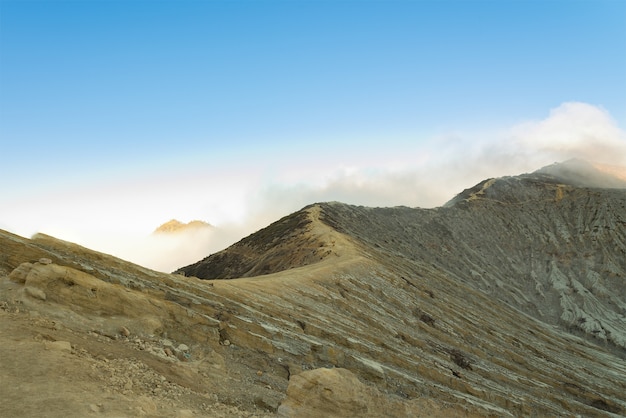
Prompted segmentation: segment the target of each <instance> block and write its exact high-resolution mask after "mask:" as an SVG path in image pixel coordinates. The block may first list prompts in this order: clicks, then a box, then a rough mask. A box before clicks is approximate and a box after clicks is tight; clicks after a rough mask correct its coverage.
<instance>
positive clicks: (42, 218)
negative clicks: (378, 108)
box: [3, 102, 626, 271]
mask: <svg viewBox="0 0 626 418" xmlns="http://www.w3.org/2000/svg"><path fill="white" fill-rule="evenodd" d="M342 146H343V148H342ZM349 146H350V147H352V148H345V144H340V143H338V144H337V147H336V149H332V150H328V149H324V150H320V149H318V147H316V144H314V143H311V144H310V152H308V151H307V152H305V153H288V155H287V154H286V155H282V156H279V157H276V156H274V158H275V159H274V160H272V156H271V155H268V156H259V158H258V159H257V160H255V161H253V162H250V163H249V164H247V165H246V164H242V165H239V166H237V167H233V168H232V169H230V170H229V169H228V168H225V167H224V166H223V167H219V168H217V169H214V170H205V171H193V172H188V173H184V174H175V175H171V176H168V177H162V176H159V175H157V176H154V177H152V178H151V177H150V176H147V177H146V178H145V179H144V180H136V181H135V182H131V183H130V185H129V184H128V182H125V183H124V184H123V185H122V184H118V185H114V186H111V185H109V186H108V187H107V188H95V189H94V190H83V191H82V192H80V193H79V192H76V191H74V192H70V193H68V194H66V195H63V194H61V195H59V194H54V195H49V196H47V197H46V196H39V197H35V198H32V199H31V200H30V201H28V202H26V203H24V204H23V205H21V206H20V205H19V204H16V205H13V210H14V212H15V213H19V214H20V216H21V219H23V220H24V222H31V223H32V222H35V225H36V227H37V230H36V231H30V232H31V233H34V232H44V233H49V234H50V235H53V236H58V237H59V238H62V239H67V240H70V241H74V242H77V243H79V244H81V245H85V246H87V247H90V248H93V249H96V250H99V251H103V252H108V253H111V254H113V255H116V256H119V257H122V258H125V259H127V260H130V261H133V262H136V263H138V264H142V265H145V266H147V267H151V268H154V269H157V270H161V271H173V270H174V269H176V268H178V267H181V266H184V265H187V264H190V263H193V262H195V261H198V260H200V259H201V258H204V257H205V256H207V255H209V254H211V253H213V252H216V251H219V250H221V249H223V248H225V247H227V246H228V245H230V244H232V243H234V242H236V241H237V240H239V239H241V238H243V237H244V236H246V235H248V234H250V233H253V232H255V231H257V230H259V229H261V228H263V227H265V226H267V225H268V224H270V223H271V222H274V221H276V220H278V219H279V218H280V217H282V216H285V215H287V214H289V213H292V212H294V211H296V210H299V209H301V208H302V207H304V206H306V205H308V204H311V203H315V202H320V201H341V202H345V203H350V204H355V205H364V206H398V205H404V206H410V207H426V208H428V207H436V206H440V205H442V204H444V203H445V202H446V201H448V200H450V199H451V198H453V197H454V196H455V195H456V194H457V193H459V192H461V191H462V190H463V189H466V188H468V187H471V186H473V185H475V184H476V183H478V182H480V181H482V180H484V179H486V178H490V177H498V176H505V175H517V174H521V173H526V172H531V171H535V170H537V169H539V168H541V167H543V166H546V165H549V164H552V163H554V162H560V161H564V160H568V159H571V158H582V159H587V160H591V161H594V162H598V163H604V164H613V165H622V166H626V134H625V133H624V131H623V130H622V129H621V128H620V127H618V126H617V124H616V123H615V122H614V121H613V119H612V118H611V116H610V114H609V113H608V112H607V111H606V110H604V109H602V108H600V107H597V106H593V105H590V104H586V103H580V102H568V103H563V104H561V105H560V106H558V107H556V108H554V109H552V110H551V111H550V112H549V114H548V115H547V116H546V117H545V118H544V119H541V120H527V121H522V122H520V123H518V124H516V125H515V126H512V127H508V128H505V129H501V130H499V131H497V132H493V131H492V132H486V133H485V132H483V133H472V132H465V133H451V134H444V135H441V136H439V137H435V138H430V139H429V140H426V141H425V140H424V138H414V139H413V140H408V141H406V140H405V141H402V142H401V143H399V142H397V141H393V140H391V139H390V140H388V141H387V140H386V139H385V138H381V139H380V140H379V141H378V143H372V142H371V141H368V142H367V144H366V145H365V146H363V147H360V148H359V146H358V144H354V143H351V144H350V145H349ZM269 154H271V153H269ZM265 158H267V159H265ZM269 166H271V167H270V168H268V167H269ZM155 178H156V180H155ZM46 199H47V200H46ZM42 205H43V206H44V207H45V208H46V210H45V211H43V212H42V211H40V210H38V209H33V208H39V207H42ZM171 218H177V219H179V220H180V221H183V222H187V221H189V220H191V219H202V220H205V221H207V222H209V223H211V224H213V225H215V226H216V227H217V228H215V229H213V230H210V231H203V232H202V233H199V234H195V235H194V234H191V235H189V234H187V235H185V234H181V235H176V236H166V237H162V236H160V237H155V236H152V235H151V232H152V231H153V230H154V228H156V227H157V226H158V225H160V224H161V223H163V222H164V221H166V220H168V219H171ZM3 219H4V220H5V222H6V217H3ZM50 219H53V221H50ZM7 225H8V228H7V229H9V230H11V228H10V225H11V224H10V223H7ZM15 232H17V233H20V232H21V231H20V230H19V228H18V230H17V231H15Z"/></svg>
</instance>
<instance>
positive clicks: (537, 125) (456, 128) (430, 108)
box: [0, 0, 626, 261]
mask: <svg viewBox="0 0 626 418" xmlns="http://www.w3.org/2000/svg"><path fill="white" fill-rule="evenodd" d="M625 125H626V1H621V0H611V1H605V0H593V1H592V0H589V1H584V0H580V1H577V0H571V1H558V0H554V1H532V0H531V1H524V0H510V1H506V0H504V1H472V0H466V1H452V0H449V1H401V0H396V1H331V0H327V1H297V0H293V1H263V0H257V1H201V0H198V1H184V0H183V1H165V0H161V1H147V0H146V1H140V0H129V1H115V0H110V1H97V0H93V1H92V0H83V1H56V0H49V1H33V0H29V1H8V0H0V157H1V161H2V163H1V165H0V167H1V168H0V173H1V175H0V190H1V193H0V228H3V229H7V230H10V231H12V232H15V233H18V234H21V235H27V236H28V235H30V234H33V233H34V232H37V231H43V232H48V233H52V234H55V235H57V236H59V237H60V238H65V239H69V240H74V241H78V242H80V243H83V244H85V245H89V246H91V247H96V249H101V250H104V251H106V252H112V253H116V254H117V255H121V256H123V257H126V258H134V259H135V260H139V261H143V259H141V257H139V256H135V255H133V254H130V252H125V250H123V247H124V242H119V241H116V237H121V236H126V235H124V234H131V233H134V234H136V235H141V234H150V232H151V231H152V230H153V229H154V228H156V227H157V226H158V225H159V224H160V223H163V222H165V221H167V220H169V219H171V218H178V219H180V220H181V221H185V222H186V221H189V220H191V219H203V220H206V221H208V222H211V223H213V224H216V225H217V226H223V227H224V229H226V228H227V227H228V228H230V229H231V230H232V231H236V232H232V233H231V234H226V235H228V236H227V237H226V236H224V237H222V238H221V239H220V240H218V239H214V241H215V242H213V243H211V244H206V246H207V248H209V247H210V248H209V249H210V250H211V251H214V250H215V249H217V246H220V245H221V246H223V245H226V244H228V243H230V241H233V240H235V239H238V238H241V237H242V236H243V235H244V234H247V233H249V232H252V231H253V230H254V229H258V228H260V227H262V226H264V224H266V223H268V222H270V221H273V220H275V218H276V217H278V216H282V215H285V214H287V213H289V212H292V211H294V210H297V209H299V208H300V207H302V206H304V205H306V204H309V203H313V201H319V200H343V201H346V202H347V203H355V204H367V205H377V206H383V205H398V204H404V205H409V206H436V205H440V204H442V203H444V202H445V201H446V200H447V199H449V198H451V197H452V196H453V195H454V194H455V193H457V192H460V191H461V189H462V188H464V187H469V186H471V185H473V183H475V182H477V181H480V180H482V179H483V178H485V177H492V176H497V175H506V174H519V172H520V170H522V171H524V170H534V169H536V168H539V166H540V165H542V164H545V163H551V162H553V161H554V160H558V159H565V158H569V157H576V156H582V157H593V158H595V159H599V160H604V162H609V163H620V164H622V163H624V155H625V154H626V152H625V151H624V150H625V149H626V148H625V146H624V143H625V142H626V137H625V136H624V130H623V129H624V126H625ZM598 150H602V153H600V152H599V151H598ZM105 236H106V237H105ZM105 238H106V239H105ZM129 242H132V240H131V239H129V238H125V243H126V244H128V243H129ZM203 245H204V244H203ZM133 247H135V248H136V247H137V245H134V244H133ZM207 251H208V250H207ZM192 261H193V260H192Z"/></svg>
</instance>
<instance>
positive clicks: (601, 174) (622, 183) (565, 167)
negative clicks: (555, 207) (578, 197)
mask: <svg viewBox="0 0 626 418" xmlns="http://www.w3.org/2000/svg"><path fill="white" fill-rule="evenodd" d="M533 174H542V175H548V176H551V177H554V178H555V179H557V180H559V181H561V182H563V183H565V184H570V185H572V186H577V187H600V188H606V189H622V188H626V167H620V166H614V165H608V164H600V163H594V162H591V161H587V160H583V159H579V158H574V159H571V160H567V161H564V162H561V163H554V164H551V165H548V166H545V167H543V168H540V169H539V170H537V171H535V172H534V173H533Z"/></svg>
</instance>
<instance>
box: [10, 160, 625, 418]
mask: <svg viewBox="0 0 626 418" xmlns="http://www.w3.org/2000/svg"><path fill="white" fill-rule="evenodd" d="M625 205H626V192H625V191H624V190H620V189H598V188H595V189H592V188H585V187H580V185H579V184H578V183H576V182H571V181H570V180H568V179H566V178H563V177H558V176H557V175H555V174H554V173H545V172H537V173H532V174H528V175H523V176H518V177H508V178H501V179H491V180H488V181H485V182H483V183H481V184H479V185H477V186H476V187H474V188H472V189H468V190H466V191H464V192H463V193H461V194H460V195H459V196H457V197H456V198H455V199H453V200H452V201H451V202H450V203H449V204H448V205H446V206H445V207H442V208H437V209H428V210H424V209H410V208H387V209H382V208H364V207H355V206H349V205H344V204H341V203H323V204H315V205H311V206H308V207H306V208H304V209H303V210H301V211H299V212H296V213H294V214H292V215H289V216H287V217H285V218H283V219H281V220H279V221H277V222H275V223H274V224H272V225H270V226H268V227H267V228H265V229H263V230H261V231H259V232H257V233H255V234H253V235H251V236H249V237H247V238H245V239H244V240H242V241H240V242H239V243H237V244H235V245H234V246H232V247H231V248H229V249H227V250H225V251H223V252H221V253H217V254H215V255H212V256H210V257H208V258H206V259H205V260H202V261H201V262H199V263H197V264H195V265H192V266H188V267H186V268H183V269H181V271H180V272H179V273H183V272H184V273H185V274H186V275H187V276H198V277H203V278H208V279H210V280H203V279H198V278H197V277H185V276H183V275H182V274H173V275H168V274H164V273H157V272H154V271H150V270H148V269H145V268H143V267H141V266H137V265H133V264H130V263H127V262H124V261H122V260H119V259H116V258H114V257H111V256H108V255H106V254H101V253H97V252H93V251H90V250H88V249H85V248H82V247H79V246H76V245H74V244H71V243H67V242H63V241H59V240H55V239H54V238H52V237H47V236H42V235H39V236H35V237H34V238H33V239H32V240H27V239H25V238H21V237H17V236H15V235H11V234H8V233H4V232H2V233H0V246H1V248H2V252H1V253H0V276H2V279H1V280H0V308H2V309H0V332H2V335H3V345H2V346H1V348H2V349H3V350H5V351H4V352H3V353H2V355H1V356H0V362H1V364H0V378H1V379H2V382H3V385H0V398H2V399H3V402H2V403H1V404H0V416H36V415H37V412H41V411H45V415H46V416H59V417H61V416H88V415H89V416H91V415H93V416H111V417H112V416H146V415H148V416H177V415H178V416H190V415H191V416H194V415H195V416H273V415H278V416H282V417H306V416H310V417H315V416H335V417H340V416H359V417H378V416H390V417H392V416H396V417H405V416H411V417H430V416H446V417H461V416H464V417H465V416H498V417H500V416H619V415H623V414H624V413H626V399H625V398H626V397H625V396H624V393H626V362H625V361H624V358H623V353H624V348H623V345H622V344H621V341H622V340H621V339H620V338H621V337H620V335H621V334H620V332H621V331H620V327H619V324H623V323H624V308H623V303H624V293H623V292H624V282H623V280H624V271H625V270H624V255H623V251H624V242H626V241H625V240H624V236H625V234H626V232H625V229H626V225H625V224H624V219H623V216H624V214H625V213H626V212H625V211H624V207H625ZM620 254H621V255H620ZM236 277H240V278H236ZM217 278H236V279H233V280H222V279H219V280H218V279H217ZM592 279H595V280H592ZM620 292H621V293H620ZM580 317H584V318H586V319H585V320H584V321H582V320H580V319H576V318H580ZM586 324H596V325H594V328H592V327H591V325H590V327H587V326H586ZM622 328H623V326H622ZM596 329H600V330H604V331H603V332H602V331H599V332H594V330H596ZM66 342H67V344H65V343H66ZM68 345H69V347H68ZM59 349H60V350H59ZM18 352H19V353H20V355H19V356H17V357H16V353H18ZM12 353H13V354H12ZM41 359H46V361H52V362H58V363H54V364H61V365H62V367H58V368H51V367H48V366H46V364H47V363H45V362H43V360H41ZM46 382H48V384H47V385H46ZM52 382H53V383H52ZM77 387H81V388H84V390H82V391H80V393H79V394H77V393H76V388H77ZM95 388H98V390H96V389H95ZM102 388H104V390H102ZM24 405H29V407H28V408H29V409H28V410H27V411H26V412H24V411H25V410H24V409H23V408H24ZM20 408H22V409H20ZM40 415H41V414H40Z"/></svg>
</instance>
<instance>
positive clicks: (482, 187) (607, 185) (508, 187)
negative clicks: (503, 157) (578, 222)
mask: <svg viewBox="0 0 626 418" xmlns="http://www.w3.org/2000/svg"><path fill="white" fill-rule="evenodd" d="M563 187H578V188H600V189H626V167H620V166H613V165H607V164H600V163H594V162H590V161H587V160H583V159H578V158H575V159H571V160H567V161H564V162H560V163H554V164H550V165H548V166H545V167H542V168H540V169H539V170H536V171H534V172H532V173H527V174H521V175H519V176H504V177H497V178H490V179H486V180H483V181H481V182H480V183H478V184H476V185H475V186H473V187H470V188H468V189H465V190H463V191H462V192H461V193H459V194H458V195H456V196H455V197H454V198H452V199H451V200H450V201H448V202H447V203H446V204H445V205H444V207H453V206H456V205H458V204H467V203H469V202H473V201H484V200H490V201H498V202H502V203H519V202H524V201H528V200H534V199H539V198H540V197H543V198H546V197H548V196H552V195H556V196H558V195H559V194H560V193H561V192H562V189H563Z"/></svg>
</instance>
